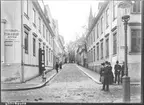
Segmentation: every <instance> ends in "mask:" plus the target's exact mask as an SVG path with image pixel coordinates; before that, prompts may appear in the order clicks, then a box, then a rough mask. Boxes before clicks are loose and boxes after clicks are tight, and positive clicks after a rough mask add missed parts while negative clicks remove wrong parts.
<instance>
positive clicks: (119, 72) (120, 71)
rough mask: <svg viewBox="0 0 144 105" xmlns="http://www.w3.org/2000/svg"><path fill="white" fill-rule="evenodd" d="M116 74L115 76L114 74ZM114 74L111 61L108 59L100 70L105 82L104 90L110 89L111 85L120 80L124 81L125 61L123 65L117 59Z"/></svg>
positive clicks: (101, 78) (102, 80)
mask: <svg viewBox="0 0 144 105" xmlns="http://www.w3.org/2000/svg"><path fill="white" fill-rule="evenodd" d="M114 75H115V76H114ZM114 75H113V72H112V66H111V63H110V62H108V61H106V62H104V63H101V70H100V81H101V82H102V83H103V87H102V90H106V91H109V85H110V84H113V83H116V82H118V84H119V83H120V82H121V83H122V77H123V76H124V62H123V65H122V66H121V65H119V62H118V61H116V64H115V66H114Z"/></svg>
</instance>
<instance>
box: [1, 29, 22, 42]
mask: <svg viewBox="0 0 144 105" xmlns="http://www.w3.org/2000/svg"><path fill="white" fill-rule="evenodd" d="M4 36H5V41H19V37H20V31H18V30H17V29H6V30H5V33H4Z"/></svg>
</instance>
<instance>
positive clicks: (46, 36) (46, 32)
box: [46, 29, 48, 41]
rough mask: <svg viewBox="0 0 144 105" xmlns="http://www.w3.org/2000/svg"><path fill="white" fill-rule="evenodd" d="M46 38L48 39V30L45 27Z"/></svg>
mask: <svg viewBox="0 0 144 105" xmlns="http://www.w3.org/2000/svg"><path fill="white" fill-rule="evenodd" d="M46 40H47V41H48V30H47V29H46Z"/></svg>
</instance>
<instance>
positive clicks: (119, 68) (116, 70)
mask: <svg viewBox="0 0 144 105" xmlns="http://www.w3.org/2000/svg"><path fill="white" fill-rule="evenodd" d="M114 69H115V83H116V82H118V84H119V83H120V72H121V66H120V65H119V61H116V64H115V67H114Z"/></svg>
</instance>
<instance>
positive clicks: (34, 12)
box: [33, 8, 36, 26]
mask: <svg viewBox="0 0 144 105" xmlns="http://www.w3.org/2000/svg"><path fill="white" fill-rule="evenodd" d="M33 24H34V26H36V11H35V9H34V8H33Z"/></svg>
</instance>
